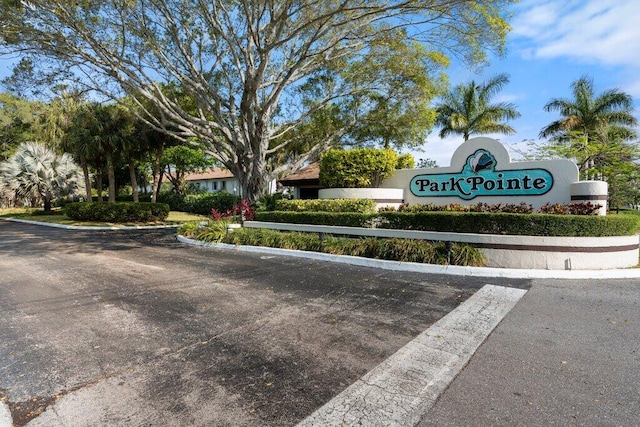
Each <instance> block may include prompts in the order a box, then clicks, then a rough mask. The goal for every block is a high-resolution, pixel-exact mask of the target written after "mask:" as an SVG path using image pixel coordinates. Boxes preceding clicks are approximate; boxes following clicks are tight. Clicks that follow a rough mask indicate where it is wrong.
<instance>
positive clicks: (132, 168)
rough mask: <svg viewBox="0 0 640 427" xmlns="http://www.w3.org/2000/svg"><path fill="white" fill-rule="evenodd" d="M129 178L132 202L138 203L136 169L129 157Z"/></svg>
mask: <svg viewBox="0 0 640 427" xmlns="http://www.w3.org/2000/svg"><path fill="white" fill-rule="evenodd" d="M129 178H130V179H131V195H132V196H133V201H134V202H138V201H139V197H138V179H137V178H136V168H135V166H134V161H133V158H132V156H129Z"/></svg>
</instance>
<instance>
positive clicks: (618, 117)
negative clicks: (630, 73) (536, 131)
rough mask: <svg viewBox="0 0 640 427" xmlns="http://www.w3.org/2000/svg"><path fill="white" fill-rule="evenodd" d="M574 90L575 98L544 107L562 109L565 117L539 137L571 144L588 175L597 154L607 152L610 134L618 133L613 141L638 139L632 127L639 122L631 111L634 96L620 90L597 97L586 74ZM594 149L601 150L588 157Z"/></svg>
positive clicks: (560, 110) (611, 90)
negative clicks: (586, 154)
mask: <svg viewBox="0 0 640 427" xmlns="http://www.w3.org/2000/svg"><path fill="white" fill-rule="evenodd" d="M571 90H572V92H573V99H565V98H554V99H552V100H551V101H549V102H548V103H547V104H546V105H545V106H544V110H545V111H547V112H551V111H558V112H560V115H561V116H562V118H560V119H559V120H556V121H554V122H552V123H550V124H549V125H548V126H546V127H545V128H543V129H542V130H541V131H540V137H541V138H549V137H551V138H552V139H553V140H555V141H557V142H559V143H564V144H568V152H571V153H573V155H572V156H571V157H575V158H577V159H578V161H579V163H580V164H579V168H580V172H581V173H584V174H586V175H589V171H590V170H592V169H594V168H595V167H596V157H598V156H601V155H602V154H603V150H604V152H606V151H607V148H608V146H609V145H610V144H608V143H607V141H609V140H611V139H612V138H609V137H610V136H615V138H613V139H614V140H630V139H632V138H635V136H636V133H635V131H634V130H633V128H632V127H633V126H636V125H637V123H638V122H637V120H636V118H635V117H634V116H633V114H632V111H633V98H632V97H631V96H630V95H629V94H627V93H625V92H622V91H620V90H618V89H610V90H607V91H605V92H603V93H601V94H600V95H597V96H596V95H595V94H594V90H593V79H591V78H589V77H587V76H582V77H581V78H579V79H578V80H576V81H575V82H573V83H572V84H571ZM604 137H606V138H604ZM593 150H597V151H598V152H597V153H594V154H593V156H585V153H587V152H589V151H593ZM605 154H606V153H605ZM587 178H588V176H587Z"/></svg>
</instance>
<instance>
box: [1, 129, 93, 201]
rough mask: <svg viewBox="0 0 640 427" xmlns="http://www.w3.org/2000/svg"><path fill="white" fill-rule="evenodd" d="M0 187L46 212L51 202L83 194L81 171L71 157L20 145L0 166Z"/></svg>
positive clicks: (39, 146) (38, 145) (27, 145)
mask: <svg viewBox="0 0 640 427" xmlns="http://www.w3.org/2000/svg"><path fill="white" fill-rule="evenodd" d="M0 185H2V186H3V187H5V189H6V190H7V191H9V192H11V193H14V194H15V195H16V196H17V197H18V198H20V199H22V200H24V201H27V202H30V203H34V204H35V203H40V202H41V203H43V205H44V210H45V211H46V212H49V211H51V207H52V201H53V200H54V199H57V198H60V197H63V196H81V195H82V193H83V192H84V190H85V189H84V179H83V174H82V169H81V168H80V167H79V166H78V165H77V164H76V163H74V161H73V158H72V157H71V155H69V154H66V153H65V154H62V155H58V154H56V153H55V152H54V151H53V150H51V149H50V148H47V147H45V146H44V145H40V144H36V143H32V142H27V143H24V144H21V145H20V146H19V147H18V150H17V151H16V152H15V154H14V155H13V156H11V157H10V158H9V159H8V160H7V161H6V162H4V163H2V164H0Z"/></svg>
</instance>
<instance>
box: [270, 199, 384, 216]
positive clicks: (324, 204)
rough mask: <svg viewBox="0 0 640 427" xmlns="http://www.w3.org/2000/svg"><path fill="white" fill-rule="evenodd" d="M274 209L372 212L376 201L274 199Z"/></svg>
mask: <svg viewBox="0 0 640 427" xmlns="http://www.w3.org/2000/svg"><path fill="white" fill-rule="evenodd" d="M276 210H279V211H291V212H359V213H374V212H375V211H376V202H375V201H373V200H371V199H311V200H301V199H291V200H290V199H280V200H277V201H276Z"/></svg>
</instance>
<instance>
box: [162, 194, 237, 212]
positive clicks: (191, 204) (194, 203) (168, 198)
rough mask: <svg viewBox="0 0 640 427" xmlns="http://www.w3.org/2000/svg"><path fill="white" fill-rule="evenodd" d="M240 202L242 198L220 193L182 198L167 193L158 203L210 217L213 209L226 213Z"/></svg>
mask: <svg viewBox="0 0 640 427" xmlns="http://www.w3.org/2000/svg"><path fill="white" fill-rule="evenodd" d="M239 201H240V197H238V196H235V195H233V194H230V193H227V192H226V191H218V192H216V193H201V194H189V195H187V196H181V195H179V194H175V193H166V194H161V195H160V196H158V202H161V203H166V204H168V205H169V206H170V208H171V210H174V211H181V212H190V213H194V214H198V215H207V216H208V215H210V214H211V210H212V209H216V210H217V211H219V212H226V211H228V210H230V209H232V208H233V206H234V205H235V204H236V203H238V202H239Z"/></svg>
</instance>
